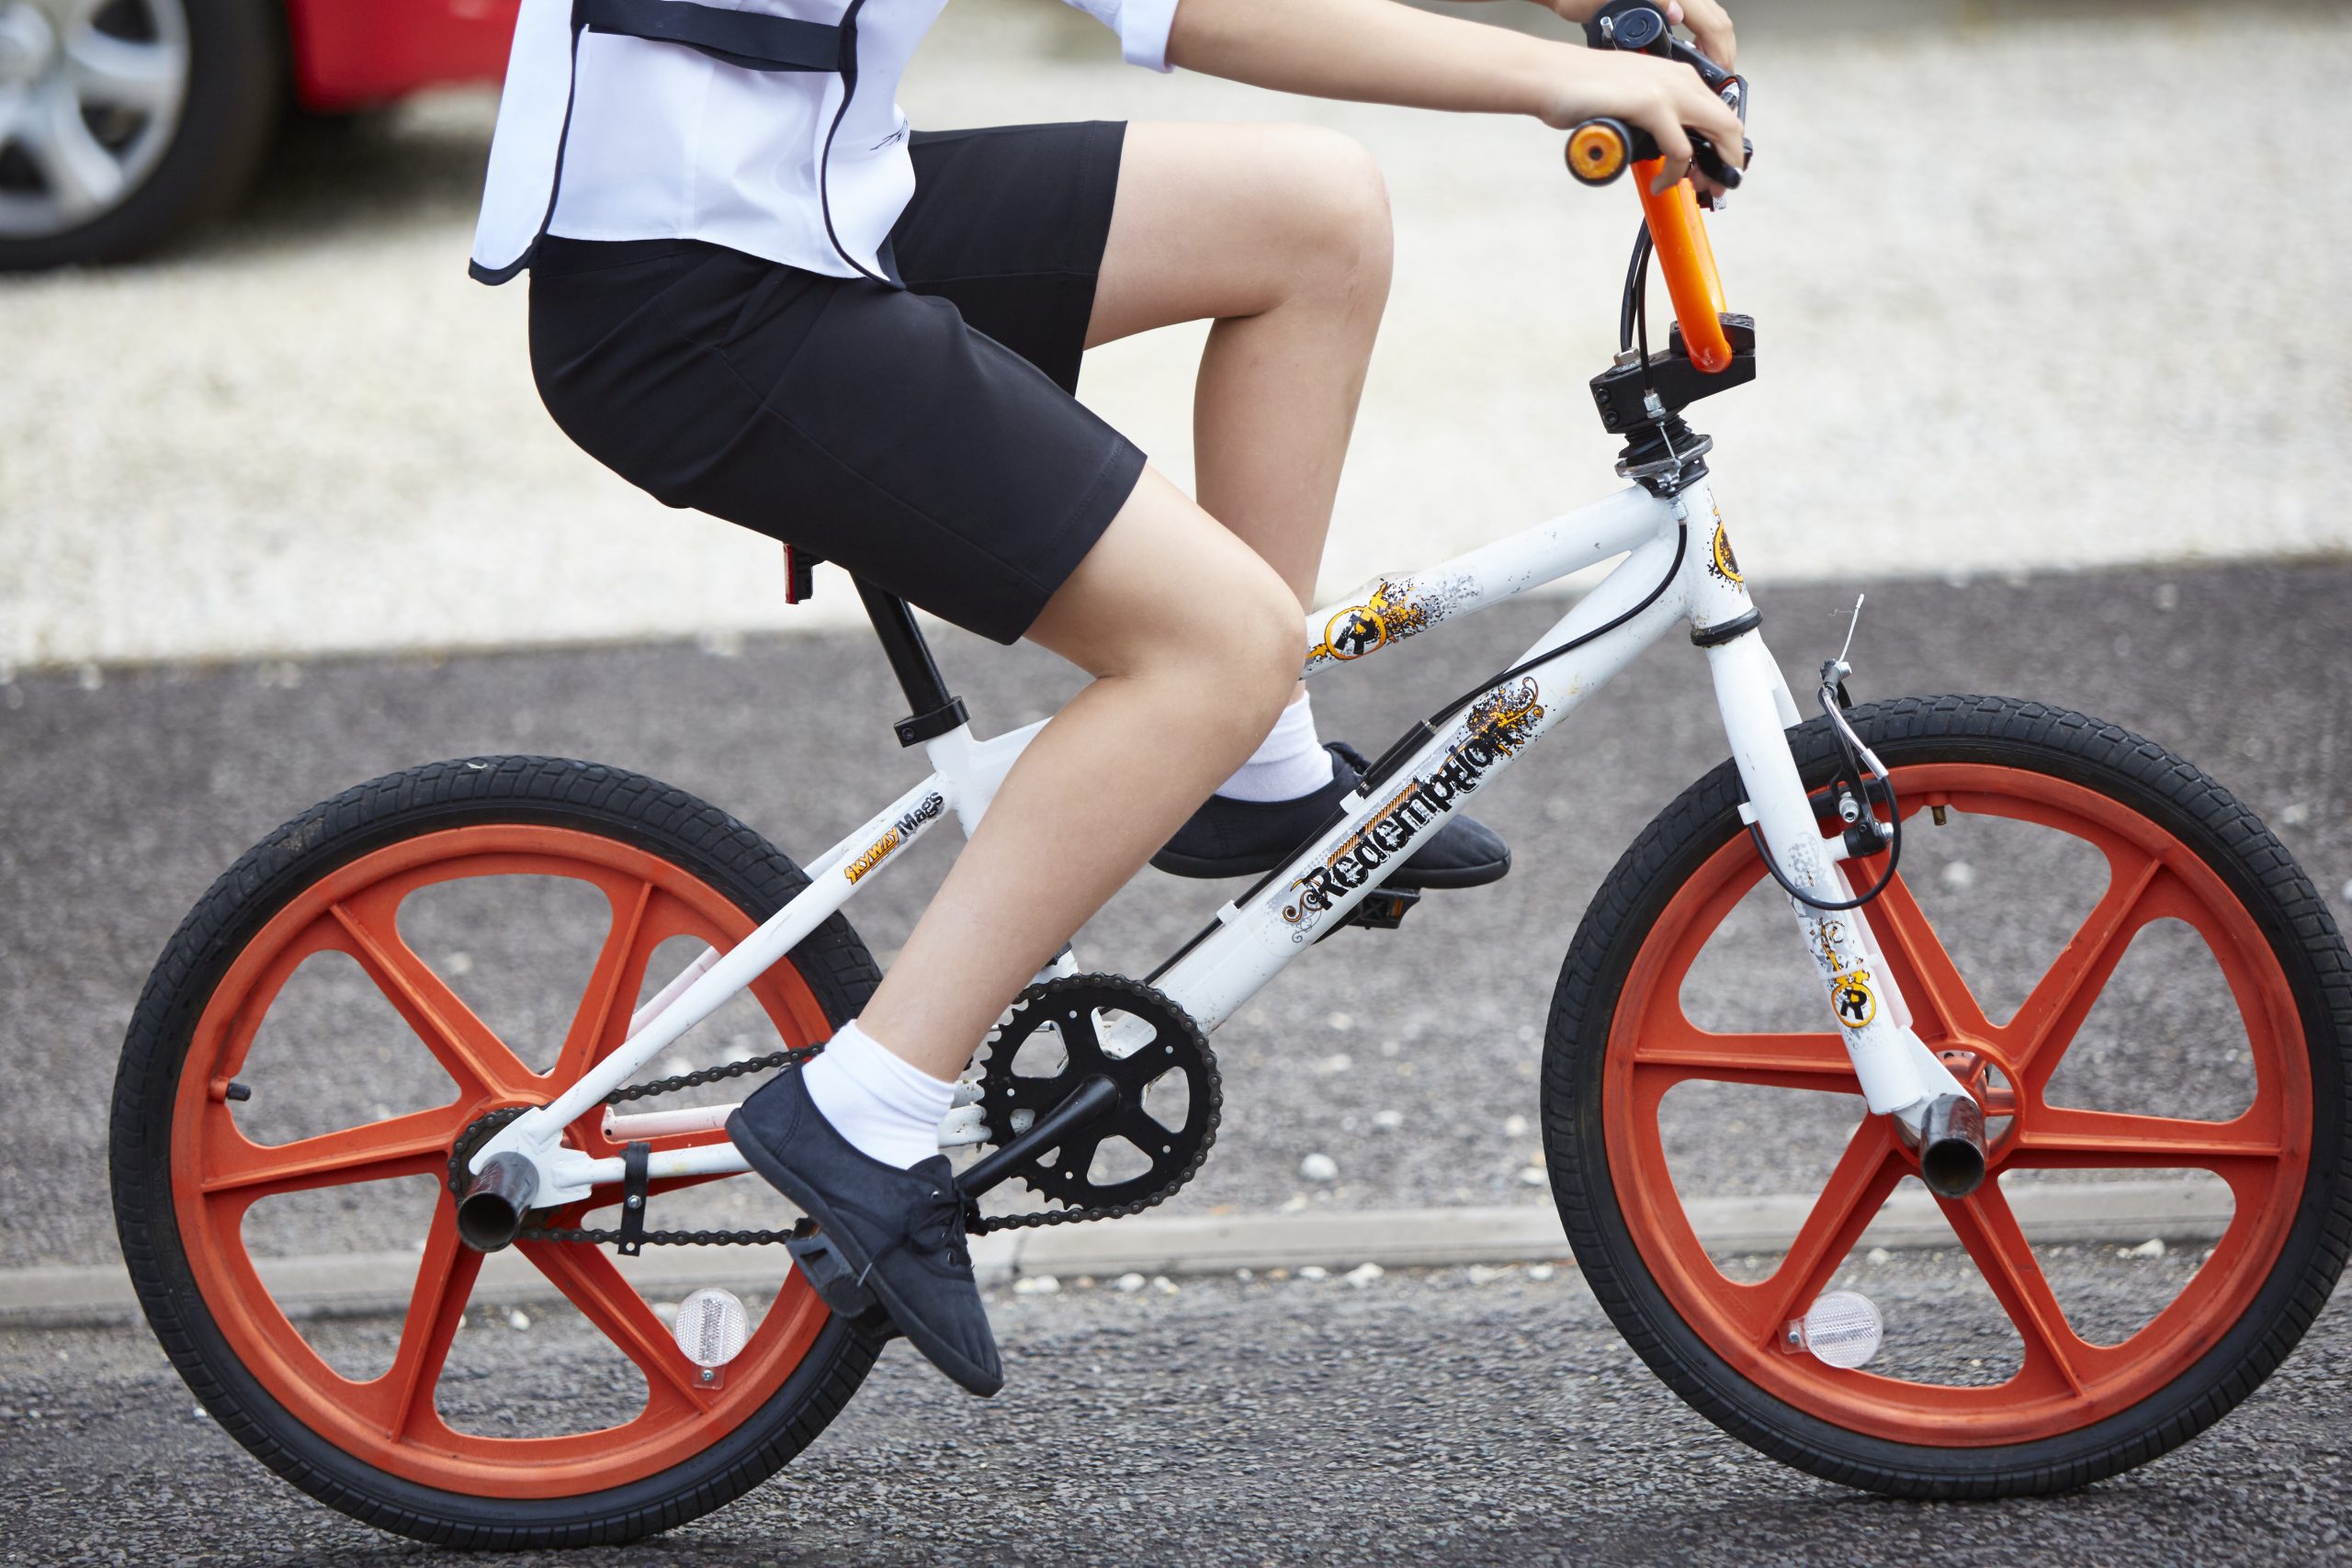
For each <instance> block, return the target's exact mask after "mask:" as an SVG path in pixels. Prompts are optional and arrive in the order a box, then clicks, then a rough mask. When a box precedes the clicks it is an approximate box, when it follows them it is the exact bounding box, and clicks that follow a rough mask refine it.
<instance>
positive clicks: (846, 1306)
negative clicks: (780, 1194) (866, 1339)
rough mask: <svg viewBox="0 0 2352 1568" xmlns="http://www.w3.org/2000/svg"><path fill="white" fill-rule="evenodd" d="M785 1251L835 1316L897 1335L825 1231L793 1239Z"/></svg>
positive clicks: (872, 1329) (895, 1329)
mask: <svg viewBox="0 0 2352 1568" xmlns="http://www.w3.org/2000/svg"><path fill="white" fill-rule="evenodd" d="M784 1249H785V1250H786V1252H789V1253H791V1254H792V1262H793V1266H794V1267H796V1268H797V1269H799V1270H800V1272H801V1273H802V1274H804V1275H806V1276H807V1277H808V1280H809V1288H810V1289H811V1290H813V1291H815V1292H817V1297H818V1299H819V1300H820V1301H821V1302H823V1303H825V1305H826V1306H827V1307H829V1308H830V1309H831V1311H832V1313H833V1314H834V1315H835V1316H837V1317H842V1318H846V1319H848V1320H849V1321H850V1322H851V1323H853V1324H854V1325H857V1326H858V1327H860V1328H863V1329H865V1330H866V1331H867V1332H868V1333H875V1334H880V1335H882V1336H883V1337H888V1336H889V1335H892V1334H895V1333H897V1332H898V1328H897V1326H896V1325H894V1324H892V1323H891V1321H890V1314H888V1313H887V1312H885V1311H884V1310H883V1309H882V1303H880V1302H878V1301H876V1300H875V1299H874V1292H872V1291H869V1290H867V1289H866V1288H865V1286H864V1285H861V1284H859V1283H858V1282H857V1276H856V1274H855V1273H854V1272H853V1271H852V1270H851V1269H850V1266H849V1259H847V1258H843V1257H842V1255H841V1250H840V1249H839V1248H838V1247H834V1246H833V1243H832V1238H831V1236H828V1235H825V1233H824V1232H822V1231H811V1232H810V1233H809V1235H797V1236H794V1237H793V1238H792V1239H791V1240H790V1241H787V1242H786V1243H785V1244H784Z"/></svg>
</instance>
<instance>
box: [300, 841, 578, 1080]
mask: <svg viewBox="0 0 2352 1568" xmlns="http://www.w3.org/2000/svg"><path fill="white" fill-rule="evenodd" d="M401 891H403V890H401V889H397V888H396V889H393V890H391V894H390V897H386V896H385V894H384V892H383V891H381V890H375V891H371V892H370V894H369V895H368V896H367V897H364V898H358V899H354V900H352V901H350V902H348V903H339V904H336V905H334V907H333V908H330V909H329V910H328V911H327V912H328V914H329V916H330V917H331V918H332V919H334V922H335V923H336V924H337V925H339V926H341V927H342V928H343V930H344V932H345V935H346V936H347V937H348V939H349V942H348V944H347V945H346V946H345V952H347V953H350V954H351V956H352V957H354V958H356V959H357V960H358V961H359V966H360V968H362V969H363V970H365V971H366V972H367V975H368V978H369V979H370V980H373V981H374V982H375V983H376V988H377V989H378V990H379V991H381V992H382V993H383V994H384V999H385V1000H386V1001H388V1002H390V1003H391V1004H392V1008H393V1010H395V1011H397V1012H398V1013H399V1014H400V1015H401V1019H402V1020H403V1021H405V1022H406V1023H407V1024H408V1026H409V1027H410V1028H411V1029H413V1030H414V1031H415V1032H416V1037H417V1038H418V1039H419V1040H421V1041H423V1042H424V1048H425V1049H426V1050H428V1051H430V1052H432V1053H433V1055H434V1057H435V1059H436V1060H438V1061H439V1062H440V1064H441V1066H443V1067H444V1068H446V1069H447V1072H448V1074H449V1076H450V1077H453V1078H455V1079H457V1080H458V1084H459V1086H460V1087H462V1088H464V1089H468V1090H470V1091H472V1092H474V1093H477V1094H504V1095H512V1094H515V1093H517V1092H519V1091H520V1090H521V1089H522V1088H523V1086H524V1085H526V1083H528V1081H529V1080H530V1078H531V1077H532V1076H533V1075H532V1074H531V1072H530V1070H529V1069H528V1068H526V1067H525V1066H523V1064H522V1062H521V1061H520V1060H519V1059H517V1058H516V1056H515V1053H514V1052H512V1051H510V1050H508V1049H507V1048H506V1045H505V1043H503V1041H501V1040H500V1039H499V1038H498V1036H497V1035H495V1034H493V1033H492V1032H490V1030H489V1028H488V1027H487V1026H486V1025H484V1024H483V1022H482V1021H481V1019H479V1018H476V1017H475V1016H474V1013H473V1010H472V1009H471V1008H469V1007H468V1006H467V1005H466V1004H465V1003H464V1002H463V1001H462V1000H460V999H459V998H458V993H457V992H455V991H453V990H451V989H450V988H449V984H448V982H447V981H446V980H444V979H443V978H442V977H441V976H439V975H437V974H435V972H434V969H433V966H432V965H431V964H427V963H425V962H424V959H422V958H419V957H418V956H417V955H416V953H415V952H414V951H413V950H412V949H411V948H410V947H409V945H408V943H407V942H404V941H402V940H401V934H400V931H399V930H398V928H397V926H396V925H395V923H394V911H395V910H396V909H397V908H399V903H400V897H399V895H400V893H401Z"/></svg>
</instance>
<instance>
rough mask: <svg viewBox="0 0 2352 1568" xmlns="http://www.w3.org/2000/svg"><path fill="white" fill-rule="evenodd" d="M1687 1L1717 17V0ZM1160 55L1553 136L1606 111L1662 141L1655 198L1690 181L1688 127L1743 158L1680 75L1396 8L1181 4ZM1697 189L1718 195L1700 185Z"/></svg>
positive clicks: (1259, 79) (1223, 0) (1696, 82)
mask: <svg viewBox="0 0 2352 1568" xmlns="http://www.w3.org/2000/svg"><path fill="white" fill-rule="evenodd" d="M1581 3H1582V0H1557V6H1556V8H1558V9H1559V10H1561V11H1562V12H1563V13H1564V14H1565V13H1567V12H1570V11H1572V10H1574V9H1576V8H1577V7H1578V6H1580V5H1581ZM1684 4H1685V6H1688V7H1690V8H1691V9H1692V10H1693V11H1696V10H1699V9H1702V8H1703V9H1707V10H1714V11H1716V14H1717V15H1718V16H1720V14H1721V13H1720V10H1718V9H1717V8H1716V7H1715V6H1713V3H1712V0H1684ZM1724 26H1725V31H1724V39H1726V40H1727V39H1728V37H1729V33H1728V26H1729V24H1728V23H1727V22H1726V23H1725V25H1724ZM1701 47H1702V49H1703V48H1705V45H1704V44H1703V43H1702V46H1701ZM1709 52H1710V53H1711V54H1712V52H1713V51H1709ZM1168 58H1169V61H1170V62H1171V63H1173V64H1177V65H1182V66H1183V67H1184V68H1185V69H1187V70H1190V71H1199V72H1202V73H1205V74H1208V75H1211V76H1223V77H1226V78H1227V79H1228V80H1231V81H1235V82H1246V83H1248V84H1250V85H1252V86H1257V87H1270V88H1272V89H1274V90H1275V91H1277V92H1285V93H1300V94H1304V95H1306V96H1309V97H1317V98H1352V99H1357V100H1360V101H1363V102H1366V103H1379V104H1397V105H1401V106H1404V107H1408V108H1430V109H1451V110H1454V111H1457V112H1461V113H1468V114H1524V115H1530V116H1532V117H1533V118H1537V119H1540V120H1542V121H1543V122H1544V124H1546V125H1549V126H1552V127H1554V128H1555V129H1557V130H1565V129H1566V128H1567V127H1569V126H1571V125H1574V124H1576V123H1577V121H1578V120H1581V119H1585V118H1589V117H1590V116H1593V115H1613V116H1615V117H1616V118H1619V119H1622V120H1625V121H1627V122H1628V123H1630V124H1634V125H1638V126H1640V127H1641V128H1642V129H1643V130H1646V131H1648V132H1649V133H1650V135H1651V136H1652V137H1654V138H1656V139H1657V144H1658V147H1659V148H1660V149H1661V150H1662V151H1663V152H1665V154H1666V168H1665V171H1664V173H1663V174H1662V175H1660V176H1659V178H1658V181H1657V186H1658V188H1659V189H1661V190H1664V189H1667V188H1668V187H1670V186H1672V185H1673V184H1674V183H1675V182H1676V181H1678V180H1679V179H1681V178H1682V177H1683V175H1685V174H1686V173H1688V172H1689V171H1690V166H1691V139H1690V138H1689V136H1687V135H1686V134H1685V133H1684V130H1683V127H1685V126H1689V127H1690V128H1691V129H1692V130H1696V131H1698V132H1699V133H1700V134H1701V135H1702V136H1704V137H1706V138H1707V140H1709V141H1712V142H1713V143H1714V145H1715V148H1716V150H1717V151H1718V152H1721V153H1722V154H1723V155H1724V158H1725V159H1726V160H1727V161H1729V162H1730V163H1732V164H1739V163H1741V162H1742V161H1743V160H1742V157H1741V152H1740V124H1739V118H1738V117H1737V116H1736V115H1735V114H1733V112H1732V111H1731V110H1730V109H1729V108H1728V107H1725V106H1724V102H1723V100H1722V99H1720V98H1718V97H1716V96H1714V94H1713V93H1711V92H1709V91H1708V90H1707V86H1706V84H1705V83H1703V82H1702V81H1701V80H1700V79H1699V73H1697V72H1696V71H1693V70H1691V68H1690V67H1689V66H1687V65H1683V64H1680V63H1678V62H1674V61H1669V60H1660V59H1657V58H1656V57H1655V56H1652V55H1646V54H1619V53H1614V52H1611V51H1600V50H1587V49H1582V48H1578V47H1577V46H1575V45H1573V44H1566V43H1560V42H1557V41H1555V40H1553V39H1539V38H1531V37H1529V36H1527V35H1526V34H1523V33H1515V32H1510V31H1508V30H1506V29H1504V28H1490V27H1486V26H1484V25H1482V24H1480V23H1477V22H1471V21H1464V20H1462V19H1459V18H1457V17H1435V16H1431V15H1430V14H1429V13H1428V12H1426V11H1416V10H1414V9H1412V8H1411V7H1410V6H1400V5H1397V4H1395V3H1393V0H1181V3H1180V4H1179V5H1178V6H1177V7H1176V21H1175V27H1174V29H1173V30H1172V31H1171V32H1170V34H1169V39H1168ZM1698 183H1699V184H1700V185H1701V186H1703V187H1707V188H1709V189H1711V190H1712V188H1713V187H1712V185H1711V182H1708V181H1707V180H1706V179H1704V177H1703V176H1702V177H1700V178H1699V181H1698Z"/></svg>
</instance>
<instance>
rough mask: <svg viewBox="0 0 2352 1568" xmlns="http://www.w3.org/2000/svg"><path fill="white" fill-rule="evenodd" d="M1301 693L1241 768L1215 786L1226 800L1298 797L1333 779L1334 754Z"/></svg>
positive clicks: (1305, 697) (1308, 793)
mask: <svg viewBox="0 0 2352 1568" xmlns="http://www.w3.org/2000/svg"><path fill="white" fill-rule="evenodd" d="M1308 704H1309V698H1308V697H1307V695H1306V693H1304V692H1301V693H1300V694H1298V701H1296V702H1295V703H1293V704H1291V705H1290V706H1288V707H1286V708H1284V709H1283V716H1282V717H1280V718H1278V719H1276V720H1274V728H1272V729H1271V730H1269V731H1268V732H1267V734H1266V739H1265V740H1264V741H1263V742H1262V743H1261V745H1260V746H1259V748H1258V749H1257V750H1255V751H1252V752H1251V753H1250V760H1249V761H1246V762H1244V763H1242V764H1241V768H1240V771H1239V772H1238V773H1235V774H1234V775H1233V776H1232V777H1231V778H1229V779H1227V780H1226V781H1225V782H1224V783H1223V784H1219V785H1217V786H1216V792H1217V794H1219V795H1223V796H1225V797H1226V798H1227V800H1260V801H1265V800H1296V799H1297V798H1298V797H1299V796H1300V795H1313V794H1314V793H1315V792H1316V791H1317V790H1318V789H1321V788H1322V787H1323V786H1324V785H1325V784H1329V783H1330V782H1331V780H1332V777H1333V773H1332V770H1331V753H1329V751H1326V750H1323V740H1322V738H1321V737H1320V736H1318V735H1317V734H1316V733H1315V710H1314V708H1313V707H1311V706H1309V705H1308Z"/></svg>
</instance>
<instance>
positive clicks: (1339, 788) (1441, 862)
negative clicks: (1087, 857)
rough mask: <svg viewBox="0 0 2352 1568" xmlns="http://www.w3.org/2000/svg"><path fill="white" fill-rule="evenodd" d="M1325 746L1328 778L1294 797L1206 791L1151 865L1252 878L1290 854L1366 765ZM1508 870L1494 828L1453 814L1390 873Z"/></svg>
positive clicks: (1468, 877) (1404, 880) (1340, 744)
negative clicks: (1238, 796) (1203, 801)
mask: <svg viewBox="0 0 2352 1568" xmlns="http://www.w3.org/2000/svg"><path fill="white" fill-rule="evenodd" d="M1323 750H1326V751H1329V752H1330V753H1331V757H1332V760H1333V761H1334V763H1335V764H1336V765H1335V766H1334V767H1333V769H1332V774H1333V777H1332V779H1331V782H1330V783H1329V784H1325V785H1324V786H1323V787H1322V788H1321V789H1318V790H1317V791H1316V792H1315V793H1314V794H1312V795H1301V796H1299V797H1298V798H1297V799H1296V800H1265V801H1261V800H1228V799H1227V798H1226V797H1225V796H1224V795H1211V796H1209V798H1208V802H1207V804H1206V805H1204V806H1203V807H1201V808H1200V809H1199V810H1198V811H1195V812H1193V817H1192V820H1191V821H1189V822H1186V823H1185V824H1184V825H1183V826H1182V828H1179V829H1176V836H1175V837H1174V838H1172V839H1170V840H1168V843H1167V846H1166V847H1165V848H1163V849H1162V850H1161V851H1160V852H1159V853H1158V854H1156V855H1154V856H1152V857H1151V863H1152V864H1153V865H1155V866H1158V867H1159V869H1160V870H1162V871H1165V872H1171V873H1173V874H1176V875H1178V876H1255V875H1257V874H1260V873H1261V872H1267V871H1272V870H1273V868H1274V867H1276V866H1278V865H1280V864H1282V863H1283V861H1285V860H1287V859H1289V858H1290V855H1291V852H1293V851H1295V850H1296V849H1297V848H1298V847H1299V845H1301V844H1303V843H1305V842H1306V839H1307V835H1309V834H1310V833H1313V832H1314V831H1315V830H1316V829H1318V828H1320V827H1322V826H1323V824H1324V822H1325V821H1326V820H1327V819H1328V818H1329V817H1330V815H1331V813H1332V812H1333V811H1335V810H1337V809H1338V808H1339V805H1340V801H1342V800H1344V799H1346V798H1347V795H1348V792H1349V791H1351V790H1352V789H1354V788H1355V787H1356V785H1357V784H1358V783H1359V782H1360V781H1361V780H1362V779H1363V775H1364V771H1365V770H1366V769H1367V768H1369V767H1371V766H1372V764H1371V763H1370V762H1367V761H1364V758H1363V752H1361V751H1358V750H1356V749H1355V748H1354V747H1352V746H1351V745H1349V744H1348V743H1347V742H1346V741H1344V740H1332V741H1327V742H1326V743H1325V744H1324V747H1323ZM1509 870H1510V849H1509V848H1508V847H1506V846H1505V845H1504V843H1503V841H1502V840H1501V839H1500V838H1498V837H1497V836H1496V833H1495V830H1494V829H1492V828H1489V827H1487V825H1486V824H1485V823H1484V822H1481V821H1479V820H1478V819H1477V818H1475V817H1465V816H1463V815H1461V814H1459V813H1456V814H1455V815H1453V816H1452V817H1449V818H1446V821H1445V825H1444V826H1443V827H1442V828H1440V829H1438V830H1437V831H1436V832H1434V833H1432V834H1430V838H1429V841H1428V842H1427V843H1424V844H1423V845H1422V846H1421V847H1420V848H1419V849H1418V850H1415V851H1414V852H1413V854H1412V858H1411V859H1409V860H1408V861H1407V862H1406V863H1404V865H1403V867H1402V868H1401V869H1399V870H1398V871H1397V874H1396V875H1394V876H1392V877H1390V878H1389V879H1388V884H1387V885H1388V886H1391V887H1477V886H1483V885H1484V884H1486V883H1489V882H1498V881H1500V880H1501V879H1502V876H1503V874H1504V873H1505V872H1508V871H1509Z"/></svg>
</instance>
